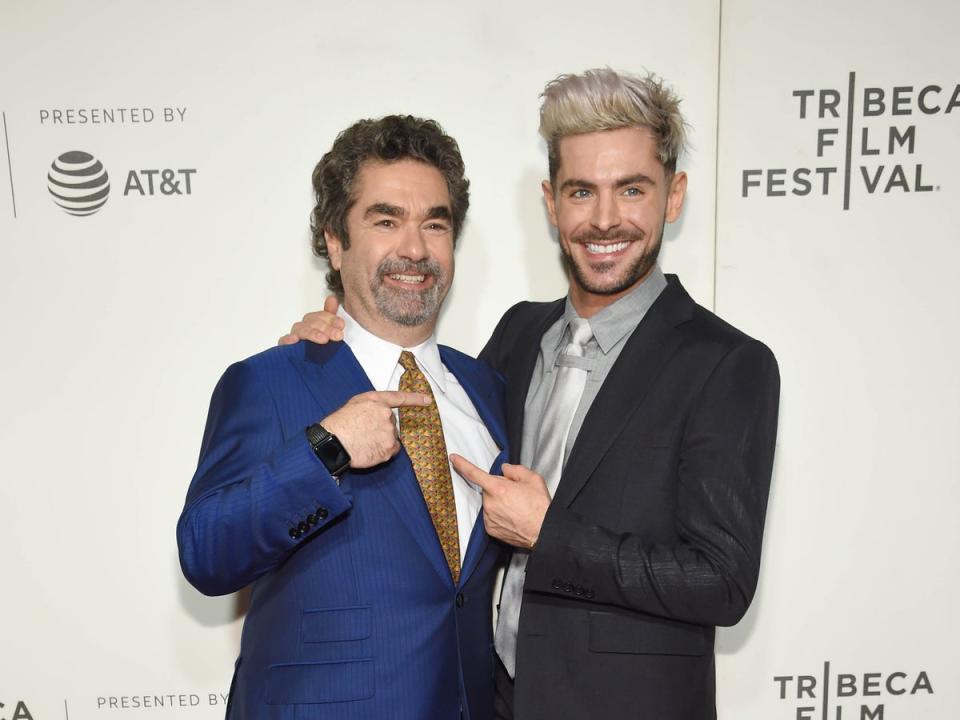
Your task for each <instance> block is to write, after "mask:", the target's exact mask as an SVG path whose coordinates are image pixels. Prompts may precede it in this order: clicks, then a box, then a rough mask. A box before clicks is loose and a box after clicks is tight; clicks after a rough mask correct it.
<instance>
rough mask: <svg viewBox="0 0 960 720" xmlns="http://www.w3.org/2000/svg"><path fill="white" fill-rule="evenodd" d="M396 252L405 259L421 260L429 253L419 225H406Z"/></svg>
mask: <svg viewBox="0 0 960 720" xmlns="http://www.w3.org/2000/svg"><path fill="white" fill-rule="evenodd" d="M397 254H398V255H399V256H400V257H402V258H405V259H407V260H414V261H417V260H423V259H424V258H426V257H427V256H428V255H429V251H428V250H427V243H426V239H425V238H424V236H423V232H422V231H421V230H420V228H419V227H408V228H406V229H405V230H404V231H403V234H402V236H401V238H400V245H399V247H398V248H397Z"/></svg>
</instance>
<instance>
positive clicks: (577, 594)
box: [574, 587, 586, 597]
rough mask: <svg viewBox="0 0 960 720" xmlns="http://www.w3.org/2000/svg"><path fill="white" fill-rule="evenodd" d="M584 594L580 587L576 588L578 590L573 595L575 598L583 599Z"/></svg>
mask: <svg viewBox="0 0 960 720" xmlns="http://www.w3.org/2000/svg"><path fill="white" fill-rule="evenodd" d="M584 593H586V590H584V589H583V588H582V587H578V588H577V589H576V590H575V591H574V594H575V595H576V596H577V597H583V595H584Z"/></svg>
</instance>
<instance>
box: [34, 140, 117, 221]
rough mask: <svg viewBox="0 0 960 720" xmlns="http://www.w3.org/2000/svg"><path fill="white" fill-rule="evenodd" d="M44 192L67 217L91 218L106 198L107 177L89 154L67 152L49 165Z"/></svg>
mask: <svg viewBox="0 0 960 720" xmlns="http://www.w3.org/2000/svg"><path fill="white" fill-rule="evenodd" d="M47 189H48V190H49V191H50V195H51V196H52V197H53V201H54V202H55V203H56V204H57V205H58V206H60V207H61V208H62V209H63V210H64V211H65V212H67V213H69V214H71V215H81V216H82V215H93V214H94V213H95V212H97V210H99V209H100V208H102V207H103V206H104V205H105V204H106V202H107V198H109V196H110V177H109V176H108V175H107V170H106V168H105V167H103V163H101V162H100V161H99V160H97V159H96V158H95V157H94V156H93V155H91V154H90V153H86V152H83V151H82V150H71V151H69V152H65V153H63V155H61V156H60V157H58V158H57V159H56V160H54V161H53V164H51V165H50V172H48V173H47Z"/></svg>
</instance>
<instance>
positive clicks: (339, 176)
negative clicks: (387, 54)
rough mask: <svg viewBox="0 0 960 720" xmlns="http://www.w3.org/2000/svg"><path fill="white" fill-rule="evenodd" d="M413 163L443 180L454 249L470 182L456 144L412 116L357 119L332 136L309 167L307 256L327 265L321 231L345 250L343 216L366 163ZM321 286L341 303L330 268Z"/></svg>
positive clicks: (339, 287) (335, 274)
mask: <svg viewBox="0 0 960 720" xmlns="http://www.w3.org/2000/svg"><path fill="white" fill-rule="evenodd" d="M406 159H411V160H418V161H420V162H424V163H427V164H428V165H432V166H433V167H435V168H437V170H439V171H440V173H441V174H442V175H443V178H444V180H446V182H447V191H448V192H449V193H450V203H451V206H452V207H451V210H452V213H453V218H452V224H453V242H454V246H456V242H457V238H458V237H459V235H460V230H461V229H462V228H463V222H464V219H465V218H466V215H467V207H468V206H469V205H470V192H469V188H470V181H469V180H467V178H466V177H464V174H463V173H464V167H463V158H462V157H460V148H459V147H457V141H456V140H454V139H453V138H452V137H450V136H449V135H447V134H446V133H445V132H444V131H443V128H442V127H440V125H439V124H438V123H437V122H435V121H433V120H425V119H423V118H417V117H413V116H412V115H387V116H386V117H382V118H380V119H379V120H360V121H358V122H356V123H354V124H353V125H351V126H350V127H348V128H347V129H346V130H344V131H343V132H341V133H340V134H339V135H337V139H336V140H335V141H334V143H333V147H332V148H331V149H330V151H329V152H328V153H327V154H326V155H324V156H323V157H322V158H321V159H320V162H318V163H317V166H316V167H315V168H314V169H313V190H314V193H315V194H316V198H317V204H316V205H315V206H314V208H313V212H312V213H311V214H310V230H311V231H312V233H313V252H314V254H316V255H318V256H320V257H322V258H325V259H326V260H327V262H328V263H329V262H330V253H329V252H328V250H327V241H326V238H325V237H324V235H323V234H324V231H326V232H329V233H331V234H333V235H336V236H337V237H338V238H340V241H341V243H342V245H343V247H344V249H346V248H348V247H350V236H349V234H348V233H347V213H348V212H350V208H351V207H353V204H354V202H356V196H355V193H354V183H355V182H356V178H357V174H358V173H359V172H360V168H361V166H362V165H363V163H364V162H365V161H367V160H380V161H383V162H394V161H397V160H406ZM327 287H329V288H330V290H332V291H333V292H335V293H336V294H337V297H339V298H340V300H341V301H342V300H343V282H342V281H341V279H340V272H339V271H338V270H334V269H333V268H332V267H331V268H330V271H329V272H328V273H327Z"/></svg>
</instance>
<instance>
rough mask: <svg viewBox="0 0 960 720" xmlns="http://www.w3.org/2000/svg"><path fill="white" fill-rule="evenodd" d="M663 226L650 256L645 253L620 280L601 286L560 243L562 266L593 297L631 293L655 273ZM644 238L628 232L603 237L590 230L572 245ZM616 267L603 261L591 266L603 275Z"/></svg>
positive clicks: (575, 237)
mask: <svg viewBox="0 0 960 720" xmlns="http://www.w3.org/2000/svg"><path fill="white" fill-rule="evenodd" d="M663 230H664V227H663V225H661V226H660V234H659V236H658V237H657V241H656V243H654V245H653V247H651V248H650V249H649V250H647V252H645V253H643V255H641V256H640V257H638V258H637V259H636V260H634V262H633V264H632V265H630V266H629V267H628V268H627V269H626V270H625V271H624V273H623V275H621V276H620V277H618V278H613V279H612V280H609V281H607V283H604V284H601V283H599V282H595V281H592V280H591V278H589V277H588V276H587V274H586V272H584V269H583V268H582V267H581V266H580V265H578V264H577V263H576V261H575V260H574V259H573V256H572V255H571V254H570V252H569V251H568V250H567V248H566V246H565V245H564V244H563V243H560V252H561V254H562V256H563V265H564V267H565V268H566V270H567V271H568V272H569V274H570V277H572V278H573V280H574V282H575V283H576V284H577V285H578V286H579V287H580V288H582V289H583V290H586V291H587V292H588V293H591V294H593V295H617V294H618V293H621V292H623V291H624V290H629V289H630V288H631V287H633V286H634V285H636V284H637V283H638V282H639V281H640V279H641V278H644V277H646V275H647V274H648V273H649V272H650V271H651V270H652V269H653V266H654V265H656V264H657V258H658V257H659V256H660V245H661V243H662V242H663ZM644 237H645V234H644V233H642V232H639V231H637V232H627V231H625V230H617V231H615V232H612V233H601V232H598V231H596V230H590V231H587V232H582V233H578V234H577V235H574V236H573V237H571V238H570V242H571V243H577V244H583V243H586V242H623V241H627V242H631V243H634V242H641V241H642V240H643V238H644ZM613 266H614V263H612V262H604V261H603V260H601V261H599V262H596V263H593V264H592V265H591V267H592V268H594V269H595V270H596V271H597V272H600V273H603V272H605V271H607V270H609V269H610V268H612V267H613Z"/></svg>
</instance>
